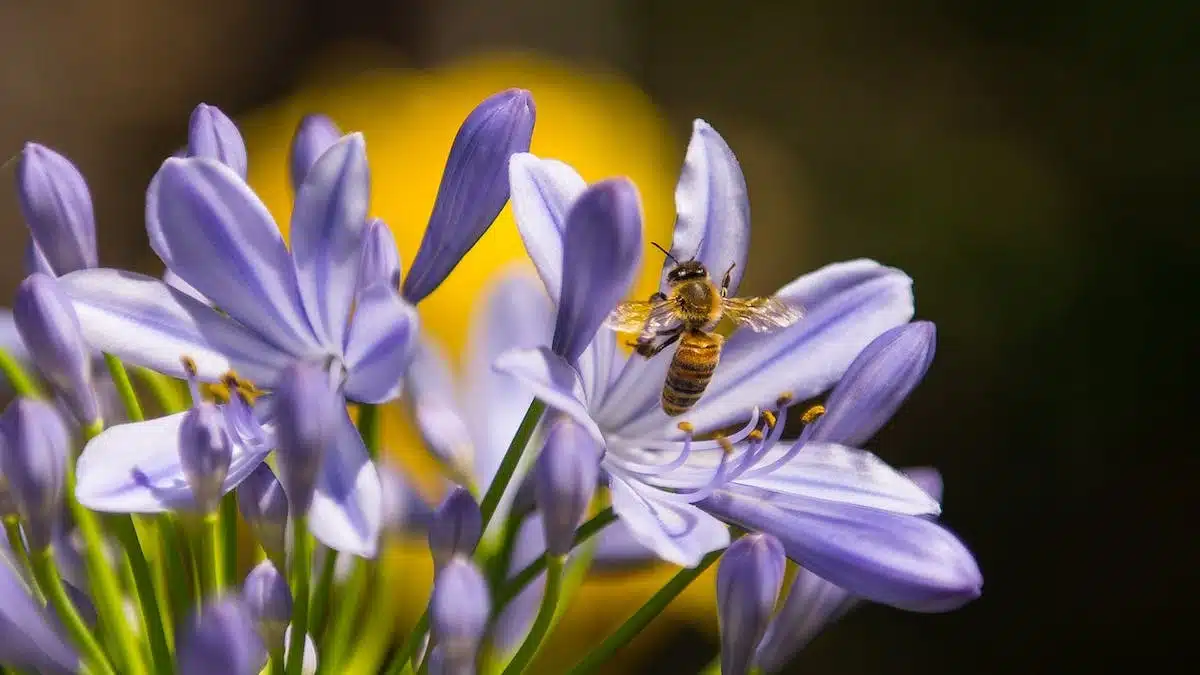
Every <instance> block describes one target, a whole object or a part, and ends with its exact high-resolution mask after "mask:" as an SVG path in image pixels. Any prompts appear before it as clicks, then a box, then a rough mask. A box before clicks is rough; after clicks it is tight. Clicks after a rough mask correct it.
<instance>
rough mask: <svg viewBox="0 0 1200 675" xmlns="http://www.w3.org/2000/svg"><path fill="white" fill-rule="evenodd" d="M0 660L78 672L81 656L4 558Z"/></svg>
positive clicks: (0, 592)
mask: <svg viewBox="0 0 1200 675" xmlns="http://www.w3.org/2000/svg"><path fill="white" fill-rule="evenodd" d="M0 663H4V664H8V665H13V666H18V667H21V668H31V669H35V670H37V671H38V672H41V673H47V674H49V673H74V672H77V671H78V669H79V657H78V656H77V655H76V654H75V650H74V649H72V647H71V646H70V644H69V643H68V642H67V641H66V640H65V639H64V638H63V637H62V636H61V635H59V634H58V631H57V630H55V628H54V626H53V625H52V624H51V623H50V620H49V617H47V616H46V614H45V613H43V612H42V610H41V608H39V607H38V605H37V604H36V603H34V601H33V598H31V597H30V596H29V591H28V587H27V586H26V585H25V583H24V582H22V580H21V578H20V576H18V574H17V572H16V570H15V569H13V568H12V567H10V565H9V562H8V561H7V560H4V559H2V558H0Z"/></svg>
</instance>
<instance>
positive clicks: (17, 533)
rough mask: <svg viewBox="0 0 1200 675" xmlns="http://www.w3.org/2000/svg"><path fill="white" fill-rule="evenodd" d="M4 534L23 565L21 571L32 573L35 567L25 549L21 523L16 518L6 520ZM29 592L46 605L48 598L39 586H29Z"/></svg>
mask: <svg viewBox="0 0 1200 675" xmlns="http://www.w3.org/2000/svg"><path fill="white" fill-rule="evenodd" d="M4 533H5V534H7V535H8V547H9V548H11V549H12V552H13V555H15V556H16V557H17V563H19V564H20V565H21V569H23V570H25V571H26V572H32V571H33V567H32V565H31V564H30V562H29V551H28V550H27V549H26V548H25V537H23V536H21V523H20V521H18V520H17V519H16V518H5V519H4ZM29 592H30V594H31V595H32V596H33V599H34V600H37V602H38V604H40V605H44V604H46V598H45V597H43V596H42V591H41V589H39V588H38V585H37V584H30V585H29Z"/></svg>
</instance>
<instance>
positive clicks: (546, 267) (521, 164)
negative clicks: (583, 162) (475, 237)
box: [508, 153, 587, 303]
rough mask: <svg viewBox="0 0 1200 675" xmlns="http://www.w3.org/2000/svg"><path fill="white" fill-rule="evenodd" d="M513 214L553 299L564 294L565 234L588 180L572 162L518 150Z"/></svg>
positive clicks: (512, 169) (512, 171)
mask: <svg viewBox="0 0 1200 675" xmlns="http://www.w3.org/2000/svg"><path fill="white" fill-rule="evenodd" d="M508 176H509V183H510V184H511V186H512V206H513V216H514V217H515V218H516V221H517V230H518V231H519V232H520V233H521V240H522V241H524V242H525V250H526V251H527V252H528V253H529V258H530V259H531V260H533V264H534V266H535V267H537V271H538V275H539V276H541V278H542V283H543V284H545V286H546V292H547V293H549V295H550V298H551V300H553V301H554V302H555V303H557V302H558V298H559V296H560V295H561V294H562V276H563V234H564V232H565V231H566V222H567V212H568V211H569V210H570V208H571V204H573V203H575V200H576V199H578V198H579V195H581V194H583V191H584V190H585V189H587V183H586V182H584V180H583V178H581V177H580V176H579V174H578V173H576V172H575V169H572V168H571V167H570V166H569V165H568V164H566V163H564V162H560V161H558V160H554V159H540V158H538V157H536V156H534V155H531V154H529V153H518V154H516V155H513V156H512V159H511V160H510V161H509V163H508Z"/></svg>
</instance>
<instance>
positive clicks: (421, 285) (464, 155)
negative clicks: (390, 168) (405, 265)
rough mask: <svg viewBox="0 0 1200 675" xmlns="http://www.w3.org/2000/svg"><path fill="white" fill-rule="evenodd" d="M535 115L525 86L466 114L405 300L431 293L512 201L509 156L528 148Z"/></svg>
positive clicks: (447, 164)
mask: <svg viewBox="0 0 1200 675" xmlns="http://www.w3.org/2000/svg"><path fill="white" fill-rule="evenodd" d="M534 117H535V114H534V106H533V97H532V96H531V95H530V93H529V92H528V91H525V90H524V89H509V90H507V91H502V92H500V93H498V94H494V95H493V96H491V97H489V98H487V99H486V100H484V101H483V103H480V104H479V106H478V107H476V108H475V109H474V110H473V111H471V114H470V115H468V116H467V119H466V121H464V122H463V125H462V127H461V128H459V130H458V135H457V136H455V137H454V143H453V144H452V145H451V146H450V156H449V158H448V159H447V160H446V168H445V170H444V171H443V172H442V183H441V186H440V187H438V194H437V198H436V199H435V200H434V202H433V213H432V214H431V215H430V216H429V224H428V225H427V226H426V228H425V236H424V238H423V239H422V240H421V246H420V248H419V249H417V257H416V258H415V259H414V260H413V264H412V269H411V270H410V271H409V274H408V278H406V279H405V280H404V298H405V299H406V300H408V301H409V302H412V303H416V302H418V301H419V300H421V299H422V298H424V297H425V296H427V295H429V294H430V293H431V292H433V290H434V289H435V288H437V287H438V286H439V285H440V284H441V283H442V281H443V280H445V278H446V277H447V276H448V275H449V274H450V271H451V270H453V269H454V267H455V266H456V265H458V261H459V260H462V257H463V256H464V255H465V254H466V253H467V251H469V250H471V247H472V246H474V245H475V242H477V241H479V238H480V237H482V236H483V233H484V232H486V231H487V229H488V227H490V226H491V224H492V221H494V220H495V219H496V216H498V215H499V214H500V211H501V209H503V208H504V205H505V203H507V202H508V191H509V188H508V159H509V157H512V155H513V153H515V152H528V151H529V142H530V140H531V139H532V138H533V122H534Z"/></svg>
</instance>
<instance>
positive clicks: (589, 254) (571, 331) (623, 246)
mask: <svg viewBox="0 0 1200 675" xmlns="http://www.w3.org/2000/svg"><path fill="white" fill-rule="evenodd" d="M641 260H642V205H641V199H640V198H639V197H638V192H637V188H636V187H634V185H633V183H632V182H630V181H629V180H628V179H624V178H621V179H613V180H606V181H601V182H599V183H596V184H595V185H593V186H591V187H589V188H588V189H587V190H585V191H584V193H583V194H582V195H580V197H579V199H577V200H576V201H575V203H574V205H572V206H571V210H570V211H569V212H568V214H567V225H566V230H565V232H564V236H563V282H562V295H561V297H560V299H559V302H558V314H557V316H556V317H555V323H554V341H553V344H552V346H553V348H554V352H555V353H556V354H560V355H562V357H563V358H565V359H566V360H567V361H568V362H572V363H573V362H574V361H575V360H576V359H577V358H579V355H580V354H582V353H583V350H584V349H585V348H587V346H588V343H590V342H591V341H592V337H593V336H594V335H595V334H596V331H597V330H598V329H599V328H600V324H601V323H602V322H603V321H604V318H605V317H606V316H608V314H609V312H611V311H612V310H613V307H615V306H616V305H617V302H618V301H620V300H621V298H623V297H625V294H626V293H628V292H629V287H630V285H631V284H632V283H633V278H634V276H635V275H636V274H637V270H638V267H639V266H640V264H641Z"/></svg>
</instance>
